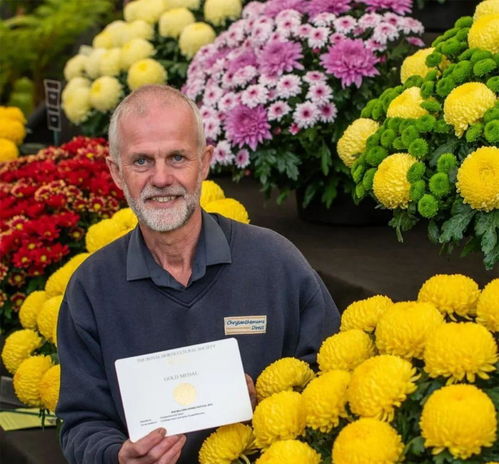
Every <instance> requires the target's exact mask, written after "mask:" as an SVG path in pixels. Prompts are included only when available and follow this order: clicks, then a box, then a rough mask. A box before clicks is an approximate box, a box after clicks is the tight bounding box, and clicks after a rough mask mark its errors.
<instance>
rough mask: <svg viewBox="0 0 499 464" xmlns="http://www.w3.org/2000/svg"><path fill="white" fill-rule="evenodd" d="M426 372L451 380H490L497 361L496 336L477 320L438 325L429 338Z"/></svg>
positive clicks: (426, 348) (426, 349)
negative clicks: (478, 378)
mask: <svg viewBox="0 0 499 464" xmlns="http://www.w3.org/2000/svg"><path fill="white" fill-rule="evenodd" d="M423 359H424V362H425V367H424V369H425V371H426V372H428V374H429V375H430V377H438V376H443V377H448V383H452V382H459V381H461V380H463V379H466V380H468V381H469V382H474V381H475V377H476V376H478V377H480V378H482V379H488V378H489V375H488V374H487V373H488V372H491V371H494V370H495V367H494V364H495V363H496V362H497V346H496V343H495V341H494V337H493V335H492V334H491V333H490V332H489V331H488V330H487V329H486V328H485V327H483V326H482V325H480V324H476V323H474V322H449V323H447V324H443V325H441V326H440V327H438V328H437V329H436V330H435V331H434V332H433V333H432V334H431V335H430V336H429V337H428V339H427V341H426V347H425V350H424V357H423Z"/></svg>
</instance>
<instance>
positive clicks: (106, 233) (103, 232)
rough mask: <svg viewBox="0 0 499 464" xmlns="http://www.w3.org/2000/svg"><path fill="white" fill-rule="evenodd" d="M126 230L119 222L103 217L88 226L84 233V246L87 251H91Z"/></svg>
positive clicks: (109, 241) (106, 243)
mask: <svg viewBox="0 0 499 464" xmlns="http://www.w3.org/2000/svg"><path fill="white" fill-rule="evenodd" d="M127 232H128V230H127V229H126V228H125V227H122V226H121V224H120V223H119V222H116V221H113V220H112V219H103V220H102V221H99V222H97V223H96V224H93V225H91V226H90V227H89V228H88V230H87V234H86V235H85V246H86V248H87V250H88V252H89V253H93V252H94V251H97V250H99V249H100V248H102V247H103V246H106V245H108V244H109V243H111V242H112V241H113V240H116V239H117V238H120V237H121V236H122V235H124V234H126V233H127Z"/></svg>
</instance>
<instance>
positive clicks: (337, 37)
mask: <svg viewBox="0 0 499 464" xmlns="http://www.w3.org/2000/svg"><path fill="white" fill-rule="evenodd" d="M344 39H346V36H345V35H344V34H342V33H341V32H335V33H333V34H331V35H330V36H329V43H330V44H331V45H336V44H337V43H338V42H341V41H342V40H344Z"/></svg>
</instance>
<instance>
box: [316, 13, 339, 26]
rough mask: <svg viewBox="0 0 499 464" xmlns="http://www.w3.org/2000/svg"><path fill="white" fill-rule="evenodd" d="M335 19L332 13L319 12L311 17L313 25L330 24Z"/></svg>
mask: <svg viewBox="0 0 499 464" xmlns="http://www.w3.org/2000/svg"><path fill="white" fill-rule="evenodd" d="M335 19H336V16H335V15H334V14H332V13H319V14H318V15H315V16H314V18H312V20H311V22H312V24H313V25H314V26H330V25H331V24H333V23H334V20H335Z"/></svg>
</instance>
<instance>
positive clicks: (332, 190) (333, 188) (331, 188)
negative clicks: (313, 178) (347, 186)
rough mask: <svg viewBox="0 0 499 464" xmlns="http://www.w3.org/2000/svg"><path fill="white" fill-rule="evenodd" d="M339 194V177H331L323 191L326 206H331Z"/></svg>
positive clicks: (323, 200)
mask: <svg viewBox="0 0 499 464" xmlns="http://www.w3.org/2000/svg"><path fill="white" fill-rule="evenodd" d="M337 195H338V178H337V177H333V178H332V179H329V181H328V182H327V184H326V187H325V188H324V192H322V197H321V200H322V202H323V203H324V204H325V205H326V208H329V207H330V206H331V204H332V203H333V200H334V199H335V198H336V196H337Z"/></svg>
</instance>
